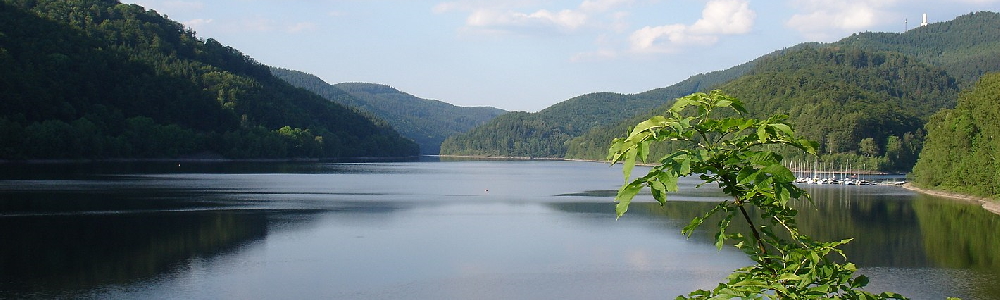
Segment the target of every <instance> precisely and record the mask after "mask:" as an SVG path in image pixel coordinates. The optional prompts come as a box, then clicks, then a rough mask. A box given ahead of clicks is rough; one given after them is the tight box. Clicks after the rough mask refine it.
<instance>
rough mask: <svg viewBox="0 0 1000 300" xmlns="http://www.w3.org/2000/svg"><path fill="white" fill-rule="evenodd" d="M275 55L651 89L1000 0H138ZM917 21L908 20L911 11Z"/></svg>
mask: <svg viewBox="0 0 1000 300" xmlns="http://www.w3.org/2000/svg"><path fill="white" fill-rule="evenodd" d="M123 2H125V3H136V4H140V5H142V6H144V7H146V8H147V9H153V10H156V11H157V12H159V13H161V14H165V15H167V16H169V17H170V18H171V19H173V20H175V21H178V22H181V23H184V24H185V25H186V26H188V27H190V28H192V29H194V30H195V31H196V32H197V33H198V36H199V37H201V38H214V39H216V40H218V41H219V42H221V43H223V44H226V45H229V46H232V47H234V48H236V49H239V50H240V51H242V52H243V53H245V54H247V55H249V56H251V57H253V58H255V59H256V60H257V61H260V62H262V63H264V64H267V65H272V66H278V67H283V68H289V69H294V70H300V71H305V72H308V73H312V74H315V75H317V76H319V77H320V78H323V79H324V80H326V81H327V82H330V83H339V82H372V83H381V84H387V85H390V86H393V87H395V88H397V89H399V90H402V91H404V92H407V93H410V94H413V95H415V96H418V97H421V98H427V99H436V100H441V101H445V102H448V103H453V104H456V105H460V106H494V107H498V108H503V109H507V110H524V111H538V110H540V109H543V108H546V107H548V106H550V105H552V104H555V103H558V102H561V101H564V100H566V99H569V98H572V97H574V96H578V95H582V94H586V93H591V92H618V93H639V92H643V91H647V90H650V89H654V88H659V87H665V86H668V85H671V84H674V83H676V82H678V81H681V80H684V79H685V78H687V77H689V76H691V75H694V74H698V73H704V72H711V71H716V70H721V69H726V68H729V67H731V66H734V65H737V64H741V63H744V62H746V61H749V60H751V59H754V58H756V57H759V56H761V55H763V54H766V53H768V52H771V51H774V50H777V49H781V48H784V47H790V46H793V45H796V44H798V43H801V42H830V41H835V40H838V39H840V38H842V37H846V36H848V35H850V34H851V33H854V32H862V31H882V32H902V31H903V30H904V28H905V27H906V25H905V24H908V27H909V28H913V27H915V26H919V24H920V22H921V15H922V14H923V13H927V15H928V21H929V22H931V23H934V22H941V21H947V20H951V19H953V18H955V17H957V16H959V15H963V14H968V13H970V12H974V11H982V10H989V11H1000V0H941V1H931V0H769V1H764V0H565V1H564V0H452V1H447V0H435V1H431V0H211V1H208V0H125V1H123ZM904 20H905V21H907V22H906V23H904Z"/></svg>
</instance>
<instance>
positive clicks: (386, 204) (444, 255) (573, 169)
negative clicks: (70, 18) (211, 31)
mask: <svg viewBox="0 0 1000 300" xmlns="http://www.w3.org/2000/svg"><path fill="white" fill-rule="evenodd" d="M3 168H4V169H3V174H2V175H0V176H2V177H3V179H0V243H2V244H0V298H143V299H146V298H153V299H275V298H281V299H608V298H622V299H663V298H673V297H674V296H676V295H678V294H686V293H687V292H690V291H691V290H694V289H698V288H712V287H714V286H715V284H717V283H718V282H719V281H721V280H723V279H724V278H725V276H726V275H727V274H729V272H731V271H732V270H733V269H736V268H739V267H742V266H745V265H747V264H749V263H750V262H749V260H748V259H746V258H745V257H744V256H743V254H742V253H738V252H736V251H733V250H731V249H728V248H727V249H724V250H722V251H719V250H716V248H715V247H714V246H713V245H712V242H711V241H710V238H709V237H708V236H707V235H706V234H705V233H701V234H698V233H696V234H695V236H694V237H692V239H690V240H688V239H685V238H683V236H681V235H680V233H679V232H680V228H682V227H683V226H684V225H686V224H687V222H688V221H689V220H690V218H691V217H693V216H695V215H698V214H700V213H701V212H702V211H704V210H707V209H709V208H710V207H711V206H712V204H711V203H710V201H716V200H718V199H719V197H720V196H721V194H720V193H719V192H718V191H717V190H713V189H710V188H703V189H697V190H696V189H694V184H695V183H696V182H692V181H684V182H682V184H683V187H682V191H681V192H680V193H678V194H676V195H673V196H672V197H671V198H670V199H671V200H674V202H670V203H669V204H668V205H667V206H665V207H660V206H658V205H655V204H654V203H650V202H651V201H652V200H651V198H650V197H649V196H648V195H646V196H640V199H639V200H640V201H641V202H642V203H639V204H633V208H632V209H631V210H630V212H629V213H628V214H627V215H625V216H624V217H623V218H622V219H620V220H617V221H616V220H615V218H614V212H613V211H614V207H613V204H612V203H611V201H612V198H613V195H614V191H615V190H616V189H617V188H618V185H619V184H621V182H622V179H621V177H620V176H621V173H620V168H618V167H609V166H607V165H606V164H600V163H585V162H545V161H514V162H511V161H422V162H403V163H360V164H323V163H295V164H290V163H227V164H221V163H217V164H195V163H182V164H181V165H177V164H176V163H172V164H167V163H143V164H96V165H91V164H86V165H32V166H11V165H7V166H3ZM808 188H809V190H810V192H811V193H812V194H813V195H814V198H815V200H816V201H815V204H814V205H807V204H803V205H801V207H799V209H800V210H802V212H801V213H800V218H799V222H800V225H801V227H802V228H803V230H804V231H807V232H808V233H810V234H812V235H814V236H815V237H817V238H821V239H826V240H831V239H839V238H846V237H854V238H855V240H854V241H853V242H852V243H851V244H849V245H848V246H847V247H845V250H846V251H847V252H848V255H849V257H850V258H851V260H852V261H854V262H855V263H857V264H858V265H859V266H860V267H861V269H862V272H863V273H865V274H868V275H870V276H871V277H872V284H871V285H870V287H871V288H870V290H872V291H883V290H891V291H896V292H901V293H904V294H906V295H907V296H910V297H912V298H914V299H943V298H944V297H945V296H959V297H963V298H964V299H1000V273H998V271H997V270H1000V250H998V249H1000V236H998V235H997V234H996V233H997V232H1000V217H997V216H995V215H992V214H989V213H987V212H985V211H983V210H982V209H981V208H979V207H978V206H975V205H972V204H967V203H962V202H956V201H950V200H946V199H940V198H934V197H930V196H924V195H917V194H914V193H912V192H909V191H906V190H903V189H900V188H897V187H885V186H846V187H833V186H808Z"/></svg>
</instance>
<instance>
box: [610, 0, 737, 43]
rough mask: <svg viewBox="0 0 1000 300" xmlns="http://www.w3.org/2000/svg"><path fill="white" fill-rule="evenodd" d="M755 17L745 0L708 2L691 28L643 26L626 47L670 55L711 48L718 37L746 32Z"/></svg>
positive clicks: (675, 25)
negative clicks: (698, 47)
mask: <svg viewBox="0 0 1000 300" xmlns="http://www.w3.org/2000/svg"><path fill="white" fill-rule="evenodd" d="M756 17H757V14H756V13H754V11H753V10H751V9H750V7H749V5H748V3H747V0H712V1H709V2H708V3H707V4H706V5H705V8H704V9H703V10H702V12H701V19H699V20H698V21H696V22H695V23H694V24H692V25H690V26H689V25H685V24H672V25H663V26H646V27H643V28H641V29H639V30H636V31H634V32H632V34H631V35H630V36H629V43H630V45H631V50H632V51H633V52H637V53H670V52H675V51H677V50H679V49H680V47H683V46H696V45H701V46H705V45H711V44H715V43H716V42H717V41H718V40H719V35H729V34H744V33H747V32H750V30H751V29H752V28H753V24H754V19H756Z"/></svg>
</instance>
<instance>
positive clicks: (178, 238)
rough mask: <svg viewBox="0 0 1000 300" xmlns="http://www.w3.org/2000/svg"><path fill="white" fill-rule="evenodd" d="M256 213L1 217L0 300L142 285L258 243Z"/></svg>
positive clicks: (261, 223) (264, 224)
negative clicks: (194, 261) (0, 297)
mask: <svg viewBox="0 0 1000 300" xmlns="http://www.w3.org/2000/svg"><path fill="white" fill-rule="evenodd" d="M267 233H268V218H267V216H266V215H265V214H261V213H241V212H230V211H206V212H195V213H190V212H189V213H123V214H97V215H68V216H67V215H59V216H46V215H41V216H24V217H4V218H0V236H3V237H4V238H3V239H4V241H3V243H4V247H0V253H2V254H0V257H2V261H0V266H2V269H3V272H2V273H0V274H2V275H0V291H3V293H2V294H4V295H5V296H4V297H12V298H22V297H33V298H38V297H41V298H49V297H67V296H68V297H73V295H74V294H75V293H79V292H86V291H87V290H90V289H92V288H94V287H98V286H106V285H118V284H127V283H130V282H135V281H141V280H148V279H151V278H155V277H157V276H160V275H162V274H165V273H170V272H172V271H173V270H176V269H178V268H183V267H184V262H185V261H187V260H189V259H192V258H195V257H201V258H211V257H215V256H218V255H223V254H225V253H229V252H232V251H236V250H238V249H240V248H241V247H243V246H245V245H247V244H250V243H253V242H254V241H257V240H260V239H263V238H264V237H265V236H266V235H267Z"/></svg>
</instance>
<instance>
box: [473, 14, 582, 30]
mask: <svg viewBox="0 0 1000 300" xmlns="http://www.w3.org/2000/svg"><path fill="white" fill-rule="evenodd" d="M586 21H587V15H586V14H583V13H580V12H578V11H573V10H569V9H564V10H561V11H559V12H551V11H548V10H545V9H542V10H538V11H536V12H533V13H530V14H525V13H520V12H512V11H497V10H491V9H479V10H476V11H473V12H472V14H470V15H469V17H468V18H467V19H466V25H469V26H473V27H487V28H489V27H494V28H510V27H554V28H558V29H563V30H567V29H568V30H572V29H576V28H579V27H580V26H582V25H583V24H584V23H586Z"/></svg>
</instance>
